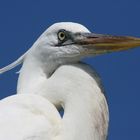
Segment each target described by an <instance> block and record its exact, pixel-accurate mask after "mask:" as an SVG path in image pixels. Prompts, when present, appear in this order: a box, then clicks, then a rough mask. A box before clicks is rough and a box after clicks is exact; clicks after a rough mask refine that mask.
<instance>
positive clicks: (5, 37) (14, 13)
mask: <svg viewBox="0 0 140 140" xmlns="http://www.w3.org/2000/svg"><path fill="white" fill-rule="evenodd" d="M59 21H74V22H79V23H81V24H83V25H85V26H86V27H87V28H89V29H90V30H91V31H94V32H97V33H106V34H114V35H133V36H139V37H140V1H139V0H85V1H84V0H81V1H80V0H69V1H66V0H58V1H57V0H51V1H49V0H38V1H37V0H23V1H21V0H12V1H10V0H9V1H8V0H0V67H3V66H5V65H7V64H9V63H10V62H12V61H13V60H15V59H17V58H18V57H19V56H20V55H21V54H23V53H24V52H25V51H26V50H28V48H30V47H31V45H32V44H33V43H34V41H35V40H36V39H37V38H38V37H39V35H40V34H41V33H42V32H43V31H44V30H45V29H46V28H47V27H48V26H50V25H51V24H52V23H54V22H59ZM85 61H86V62H87V63H88V64H90V65H91V66H92V67H94V68H95V69H96V70H97V71H98V73H99V74H100V76H101V78H102V81H103V84H104V86H105V90H106V93H107V96H108V102H109V107H110V128H109V140H139V139H140V132H139V131H140V48H137V49H134V50H129V51H126V52H119V53H112V54H107V55H102V56H98V57H95V58H90V59H86V60H85ZM18 69H19V67H18V68H16V69H14V70H12V71H10V72H7V73H5V74H3V75H0V98H1V99H2V98H4V97H6V96H9V95H12V94H14V93H15V92H16V82H17V78H18V75H17V74H15V72H16V71H17V70H18Z"/></svg>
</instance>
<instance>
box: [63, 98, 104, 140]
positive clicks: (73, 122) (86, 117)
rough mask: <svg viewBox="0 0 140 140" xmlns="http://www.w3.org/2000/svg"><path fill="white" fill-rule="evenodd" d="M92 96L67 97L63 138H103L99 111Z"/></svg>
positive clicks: (91, 139)
mask: <svg viewBox="0 0 140 140" xmlns="http://www.w3.org/2000/svg"><path fill="white" fill-rule="evenodd" d="M92 99H95V100H96V98H94V97H92V96H83V97H82V96H79V97H77V98H73V99H69V101H67V103H66V104H65V105H64V106H65V109H64V110H65V112H64V116H63V120H62V122H63V129H64V132H63V134H64V140H105V139H106V136H105V135H104V134H103V131H102V129H103V126H102V125H103V124H102V120H100V117H101V116H100V115H101V112H98V110H99V108H98V106H96V102H94V101H92Z"/></svg>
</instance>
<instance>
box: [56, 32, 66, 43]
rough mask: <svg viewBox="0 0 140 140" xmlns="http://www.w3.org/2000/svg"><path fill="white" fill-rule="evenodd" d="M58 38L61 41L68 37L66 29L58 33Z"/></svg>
mask: <svg viewBox="0 0 140 140" xmlns="http://www.w3.org/2000/svg"><path fill="white" fill-rule="evenodd" d="M58 39H59V40H60V41H64V40H65V39H66V34H65V32H64V31H60V32H59V33H58Z"/></svg>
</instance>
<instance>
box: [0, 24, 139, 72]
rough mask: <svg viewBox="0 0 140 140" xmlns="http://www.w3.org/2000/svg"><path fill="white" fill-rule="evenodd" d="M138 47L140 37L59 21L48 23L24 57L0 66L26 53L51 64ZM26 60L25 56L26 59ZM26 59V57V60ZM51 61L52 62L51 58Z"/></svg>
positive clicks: (4, 70)
mask: <svg viewBox="0 0 140 140" xmlns="http://www.w3.org/2000/svg"><path fill="white" fill-rule="evenodd" d="M138 46H140V38H137V37H130V36H113V35H103V34H96V33H91V32H90V31H89V30H88V29H87V28H86V27H84V26H83V25H81V24H78V23H72V22H60V23H55V24H53V25H52V26H50V27H49V28H48V29H47V30H46V31H45V32H44V33H43V34H42V35H41V36H40V37H39V39H38V40H37V41H36V42H35V43H34V45H33V47H31V49H29V51H27V52H26V53H25V54H24V55H23V56H21V57H20V58H19V59H17V60H16V61H14V62H13V63H11V64H10V65H8V66H6V67H4V68H2V69H0V73H3V72H6V71H8V70H10V69H12V68H14V67H16V66H17V65H19V64H20V63H22V62H23V61H24V60H25V59H26V58H29V57H28V56H30V58H31V57H33V56H35V58H36V59H34V60H36V61H38V62H41V65H42V63H43V65H44V64H45V63H46V61H49V62H51V64H54V62H56V63H57V64H60V63H68V62H77V61H79V60H80V59H81V58H83V57H87V56H96V55H99V54H105V53H111V52H116V51H122V50H127V49H131V48H135V47H138ZM26 60H27V59H26ZM28 60H29V59H28ZM50 60H52V61H53V63H52V61H50Z"/></svg>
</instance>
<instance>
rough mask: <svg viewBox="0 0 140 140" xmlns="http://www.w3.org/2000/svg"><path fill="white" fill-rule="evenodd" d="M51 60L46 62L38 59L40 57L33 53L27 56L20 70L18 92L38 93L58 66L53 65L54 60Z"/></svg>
mask: <svg viewBox="0 0 140 140" xmlns="http://www.w3.org/2000/svg"><path fill="white" fill-rule="evenodd" d="M48 59H49V58H48ZM50 62H51V61H50V60H48V61H46V62H42V61H38V58H36V57H34V56H33V55H29V56H27V57H26V59H25V60H24V63H23V65H22V68H21V70H20V74H19V78H18V84H17V93H30V94H36V93H37V92H39V88H40V86H41V84H42V83H44V82H45V81H46V80H47V79H48V78H49V77H50V74H52V72H53V71H54V69H55V67H56V66H57V65H51V64H54V62H53V63H52V62H51V63H50Z"/></svg>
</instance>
